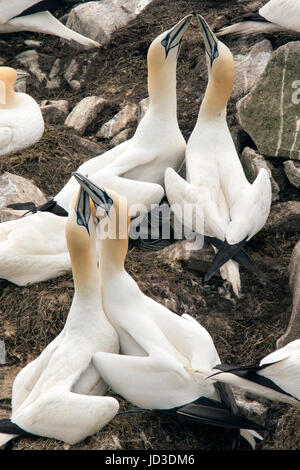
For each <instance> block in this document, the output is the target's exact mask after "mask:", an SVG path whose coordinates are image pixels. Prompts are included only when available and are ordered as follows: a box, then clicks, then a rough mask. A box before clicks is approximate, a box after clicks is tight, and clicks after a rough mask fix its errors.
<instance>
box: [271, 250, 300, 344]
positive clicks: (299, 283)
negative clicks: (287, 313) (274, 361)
mask: <svg viewBox="0 0 300 470" xmlns="http://www.w3.org/2000/svg"><path fill="white" fill-rule="evenodd" d="M289 272H290V288H291V290H292V292H293V307H292V313H291V317H290V321H289V324H288V327H287V330H286V332H285V333H284V335H282V336H281V337H280V338H279V339H278V340H277V347H278V348H282V347H283V346H285V345H286V344H287V343H290V342H291V341H294V340H295V339H300V241H299V242H298V243H297V245H296V246H295V248H294V251H293V253H292V257H291V262H290V266H289Z"/></svg>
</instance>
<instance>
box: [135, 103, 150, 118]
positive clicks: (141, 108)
mask: <svg viewBox="0 0 300 470" xmlns="http://www.w3.org/2000/svg"><path fill="white" fill-rule="evenodd" d="M149 105H150V98H149V97H148V98H144V99H143V100H141V101H140V102H139V109H138V117H137V123H138V124H139V122H140V121H141V120H142V119H143V117H144V116H145V114H146V112H147V111H148V109H149Z"/></svg>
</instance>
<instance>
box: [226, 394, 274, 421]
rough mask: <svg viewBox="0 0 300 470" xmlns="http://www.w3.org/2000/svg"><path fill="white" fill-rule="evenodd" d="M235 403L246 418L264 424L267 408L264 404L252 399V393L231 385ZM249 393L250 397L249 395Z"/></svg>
mask: <svg viewBox="0 0 300 470" xmlns="http://www.w3.org/2000/svg"><path fill="white" fill-rule="evenodd" d="M232 391H233V393H234V398H235V400H236V404H237V405H238V407H239V408H241V409H242V410H243V412H244V413H245V414H246V416H247V418H249V419H253V420H255V422H256V423H259V424H261V425H264V423H265V421H266V417H267V412H268V408H267V406H266V405H264V404H262V403H260V402H258V401H256V400H257V397H256V399H253V398H252V397H254V395H252V394H250V393H249V392H246V391H244V390H242V389H240V388H237V387H232ZM250 395H251V398H252V399H250V398H249V396H250Z"/></svg>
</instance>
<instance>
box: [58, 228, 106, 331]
mask: <svg viewBox="0 0 300 470" xmlns="http://www.w3.org/2000/svg"><path fill="white" fill-rule="evenodd" d="M68 223H69V220H68ZM66 235H67V244H68V249H69V253H70V258H71V264H72V273H73V279H74V298H73V302H72V306H71V309H70V312H69V315H68V318H67V321H66V327H71V326H73V327H80V326H81V325H85V324H87V325H91V324H92V323H97V324H98V323H99V321H101V317H103V318H104V317H105V315H104V312H103V308H102V297H101V289H100V284H99V273H98V268H97V254H96V247H95V239H94V234H93V233H91V237H89V235H88V233H87V230H86V229H85V228H84V227H78V226H77V227H75V228H74V227H73V230H72V229H71V230H68V225H67V231H66Z"/></svg>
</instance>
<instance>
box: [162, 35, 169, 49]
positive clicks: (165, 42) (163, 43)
mask: <svg viewBox="0 0 300 470" xmlns="http://www.w3.org/2000/svg"><path fill="white" fill-rule="evenodd" d="M161 45H162V46H164V47H166V46H167V45H168V36H167V37H166V38H165V39H163V40H162V41H161Z"/></svg>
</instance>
